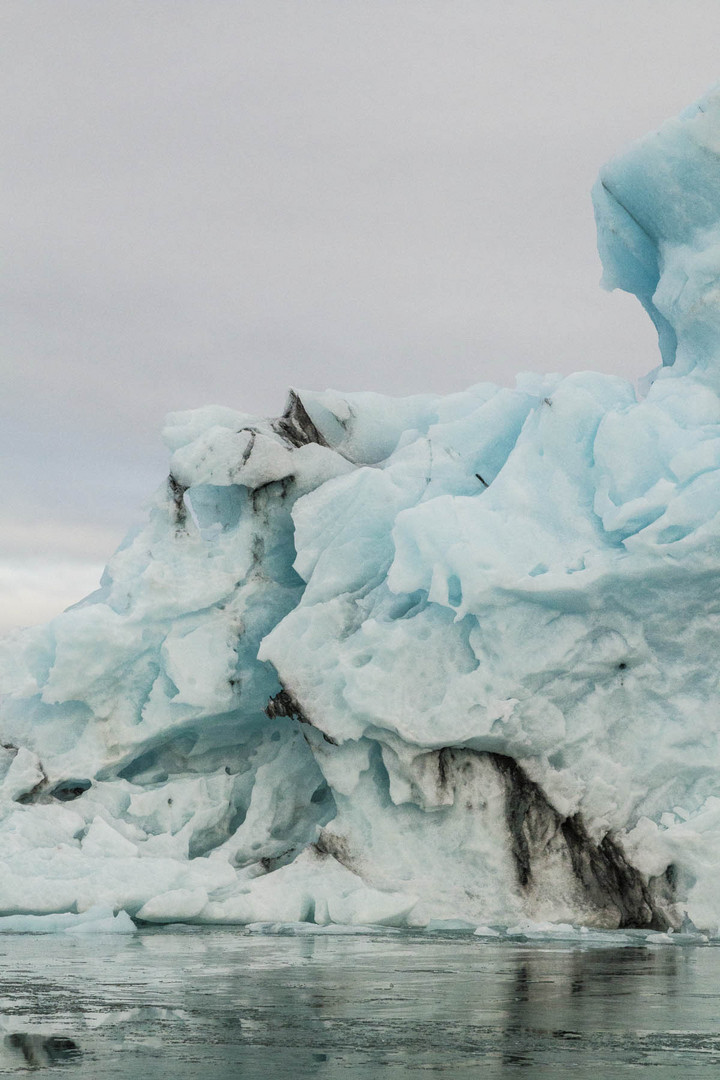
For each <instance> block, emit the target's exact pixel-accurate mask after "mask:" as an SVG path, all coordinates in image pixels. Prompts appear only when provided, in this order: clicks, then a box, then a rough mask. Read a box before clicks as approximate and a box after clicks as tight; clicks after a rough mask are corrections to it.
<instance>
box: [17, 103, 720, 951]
mask: <svg viewBox="0 0 720 1080" xmlns="http://www.w3.org/2000/svg"><path fill="white" fill-rule="evenodd" d="M719 110H720V94H718V93H717V92H716V93H714V94H711V95H709V96H708V97H707V98H706V99H704V100H703V101H702V102H701V103H700V104H699V105H698V106H696V107H694V108H693V109H691V110H688V111H687V112H686V113H685V114H683V116H681V117H680V118H679V119H677V120H673V121H671V122H670V123H668V124H667V125H665V127H663V128H662V129H661V131H660V132H659V133H656V134H655V135H653V136H651V137H650V138H649V139H646V140H644V141H642V142H640V143H638V144H637V145H636V146H635V147H633V148H631V150H630V151H629V152H628V153H627V154H626V155H625V156H623V157H622V158H620V159H618V160H617V161H614V162H612V163H611V164H610V165H608V166H607V167H606V168H605V169H604V170H603V172H602V174H601V178H600V180H599V182H598V185H597V187H596V191H595V200H596V210H597V219H598V232H599V247H600V251H601V254H602V257H603V261H604V265H605V282H606V284H608V285H609V286H611V287H612V286H620V287H622V288H625V289H629V290H630V291H632V292H634V293H636V294H637V296H638V298H639V299H640V301H641V302H642V303H643V304H644V306H645V307H646V309H647V310H648V312H649V314H650V315H651V317H652V318H653V320H654V322H655V324H656V326H657V328H658V333H659V337H660V345H661V350H662V355H663V360H664V365H665V366H664V367H663V368H662V369H661V370H660V371H659V372H657V373H655V374H654V377H653V378H652V379H650V380H649V381H648V389H647V392H646V393H645V394H644V396H638V395H637V394H636V392H635V390H634V389H633V387H632V386H630V385H629V384H628V383H627V382H625V381H624V380H622V379H619V378H614V377H610V376H605V375H598V374H592V373H587V372H583V373H579V374H576V375H572V376H570V377H568V378H564V379H560V378H559V377H557V376H547V377H539V376H523V377H521V378H519V379H518V381H517V385H516V386H515V388H514V389H508V388H502V387H496V386H492V385H490V384H480V385H478V386H475V387H473V388H471V389H470V390H468V391H466V392H464V393H459V394H453V395H450V396H448V397H435V396H430V395H422V396H417V397H412V398H407V399H403V400H394V399H390V398H386V397H383V396H381V395H377V394H340V393H336V392H334V391H325V392H324V393H309V392H296V391H293V392H292V393H291V395H290V399H289V402H288V407H287V409H286V412H285V413H284V415H283V416H282V417H279V418H278V419H276V420H263V419H258V418H255V417H250V416H247V415H245V414H241V413H237V412H234V411H233V410H231V409H228V408H223V407H213V408H206V409H200V410H196V411H194V412H189V413H180V414H175V415H172V416H171V417H170V418H169V420H168V424H167V428H166V431H165V438H166V441H167V444H168V447H169V449H170V452H171V459H170V474H169V478H168V480H167V482H165V483H164V484H163V485H162V486H161V488H160V490H159V491H158V493H157V494H156V496H155V498H154V500H153V502H152V504H151V506H150V511H149V515H148V520H147V523H146V524H145V526H144V527H143V528H142V529H140V530H138V531H136V532H135V533H134V534H132V535H130V536H129V537H128V538H127V540H126V541H125V543H124V544H123V545H122V546H121V548H120V549H119V550H118V551H117V552H116V554H115V555H114V556H113V558H112V559H111V561H110V564H109V566H108V568H107V570H106V572H105V575H104V577H103V580H102V583H101V587H100V589H99V590H98V592H97V593H95V594H93V595H92V596H90V597H88V599H87V600H86V601H84V602H82V603H81V604H79V605H76V606H75V607H74V608H71V609H70V610H68V611H67V612H65V613H64V614H63V615H61V616H60V617H59V618H57V619H55V620H54V621H53V622H51V623H50V624H49V625H48V626H46V627H42V628H37V629H32V630H29V631H26V632H25V633H23V634H22V635H16V636H15V637H14V638H12V639H10V640H9V641H8V642H7V643H6V645H5V647H4V651H3V659H2V664H3V669H4V689H5V695H6V696H5V699H4V702H3V706H2V715H1V720H0V740H1V741H2V747H1V748H0V840H1V843H0V852H2V855H1V856H0V860H1V861H2V873H0V914H7V915H13V916H16V915H21V914H23V915H34V916H50V915H52V916H54V915H60V914H63V913H82V912H85V911H92V910H96V909H97V910H100V909H101V910H103V911H105V912H107V911H108V910H109V909H112V910H113V911H118V910H120V909H123V910H124V911H126V912H127V913H129V914H130V915H131V916H134V917H137V918H139V919H141V920H145V921H148V922H164V921H173V920H178V921H187V922H200V923H222V922H231V923H232V922H235V923H244V924H269V923H272V924H296V923H302V922H305V923H312V924H313V925H317V926H327V925H356V926H362V925H367V924H375V925H386V926H398V925H412V926H422V925H430V926H437V925H440V923H442V924H443V925H450V924H453V925H455V924H458V925H466V924H469V925H471V926H472V925H478V924H483V925H488V924H491V925H497V924H505V925H508V924H521V923H522V924H523V925H524V922H523V920H525V922H527V920H531V921H532V922H533V923H534V924H535V923H537V924H539V925H545V924H546V923H548V922H553V923H562V924H584V925H590V926H597V927H601V928H602V927H605V928H613V927H618V926H625V927H645V928H652V929H656V930H665V929H667V928H668V927H672V926H675V927H680V926H681V925H685V926H690V927H691V928H692V927H693V926H698V927H700V928H701V929H710V930H714V929H715V928H716V927H717V926H718V923H720V880H719V874H720V872H718V871H717V870H716V867H717V866H718V865H720V779H719V773H718V766H719V764H720V758H719V749H718V730H719V727H718V704H719V702H720V694H719V692H718V674H717V656H718V653H719V652H720V586H719V585H718V582H720V573H719V571H720V398H719V397H718V390H720V386H718V385H717V382H718V372H719V371H720V324H719V325H717V326H716V321H717V320H719V319H720V306H719V304H718V300H719V298H720V291H719V290H718V287H717V280H718V272H719V270H720V261H718V260H719V259H720V257H719V256H718V252H720V194H718V192H719V191H720V188H718V186H717V182H716V180H717V177H718V175H720V156H719V155H720V112H719ZM716 262H717V267H716ZM685 913H687V914H685ZM108 917H110V916H108ZM683 919H685V920H686V921H685V923H683ZM47 925H52V926H54V925H55V923H52V921H51V922H50V923H48V924H47ZM58 925H62V926H65V923H63V922H62V920H61V924H58ZM123 925H126V924H123ZM693 932H694V931H693Z"/></svg>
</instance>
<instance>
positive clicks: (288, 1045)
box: [0, 928, 720, 1080]
mask: <svg viewBox="0 0 720 1080" xmlns="http://www.w3.org/2000/svg"><path fill="white" fill-rule="evenodd" d="M719 990H720V948H716V947H712V946H705V947H688V948H680V947H677V946H667V945H666V946H656V945H655V946H654V945H644V944H638V946H635V945H631V946H625V947H614V946H612V945H606V946H604V947H592V946H587V945H582V946H581V945H577V944H562V943H537V942H533V943H528V942H524V943H523V942H514V943H513V942H499V943H495V942H487V941H482V940H480V939H478V938H473V937H472V936H468V935H463V934H438V935H429V934H424V935H423V934H411V933H394V934H392V933H388V934H378V935H370V936H361V937H358V936H356V937H325V936H321V937H314V936H302V937H297V936H265V935H261V934H252V933H246V932H244V931H243V930H242V929H240V928H235V929H227V930H205V929H194V928H193V929H189V928H188V929H184V930H183V929H180V930H178V929H177V928H175V929H174V930H172V931H163V930H147V931H143V932H141V933H138V934H137V935H132V936H128V937H109V936H107V937H106V936H96V937H90V936H88V937H77V938H72V937H68V936H63V935H57V936H52V937H40V936H35V935H11V934H6V935H2V936H0V1013H1V1017H0V1026H1V1028H2V1031H1V1038H0V1043H1V1044H2V1045H1V1046H0V1075H3V1076H10V1075H15V1076H18V1075H22V1074H23V1073H24V1072H28V1071H40V1070H42V1069H45V1070H46V1071H48V1072H49V1073H52V1074H53V1075H57V1076H58V1077H59V1078H63V1080H72V1078H74V1077H84V1078H90V1077H92V1078H93V1080H104V1078H105V1077H123V1078H127V1080H139V1078H144V1077H150V1078H152V1080H161V1078H165V1077H172V1078H173V1080H197V1078H203V1080H205V1078H207V1080H212V1078H226V1077H227V1078H230V1077H232V1078H252V1080H255V1078H258V1080H259V1078H261V1077H262V1078H269V1080H283V1078H286V1077H287V1078H292V1080H304V1078H305V1077H314V1078H315V1077H317V1078H318V1080H375V1078H378V1080H396V1078H401V1077H402V1078H406V1077H418V1078H419V1077H427V1076H428V1075H431V1074H439V1075H442V1076H446V1077H452V1078H455V1077H458V1078H463V1077H482V1078H483V1080H493V1078H499V1077H502V1078H507V1077H525V1078H526V1080H545V1078H548V1080H549V1078H550V1077H552V1078H553V1080H556V1078H558V1077H568V1078H569V1077H582V1076H588V1077H589V1076H592V1077H593V1080H605V1078H608V1080H609V1078H613V1080H616V1078H622V1080H624V1078H626V1077H628V1078H629V1077H634V1078H636V1077H642V1076H646V1075H647V1076H652V1078H653V1080H671V1078H672V1080H679V1078H682V1080H693V1078H695V1077H702V1078H705V1080H709V1078H710V1077H716V1076H718V1075H720V995H719Z"/></svg>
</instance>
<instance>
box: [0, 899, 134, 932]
mask: <svg viewBox="0 0 720 1080" xmlns="http://www.w3.org/2000/svg"><path fill="white" fill-rule="evenodd" d="M135 930H136V926H135V923H134V922H133V921H132V919H131V918H130V916H129V915H128V913H127V912H126V911H118V912H115V911H114V910H113V909H112V908H108V907H102V906H97V907H91V908H88V910H87V911H83V912H81V913H80V914H79V915H75V914H51V915H4V916H0V933H3V934H133V933H135Z"/></svg>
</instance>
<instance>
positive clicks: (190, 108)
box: [0, 0, 720, 629]
mask: <svg viewBox="0 0 720 1080" xmlns="http://www.w3.org/2000/svg"><path fill="white" fill-rule="evenodd" d="M0 40H2V50H3V59H2V66H1V68H0V70H1V71H2V76H1V78H2V81H3V83H4V86H3V88H2V95H1V100H2V126H3V147H4V152H3V159H4V168H3V174H4V191H3V198H2V201H1V209H0V212H1V213H2V215H3V216H4V234H5V244H4V248H5V258H4V260H3V269H2V275H3V293H4V305H3V307H4V318H3V320H2V335H3V338H2V347H1V350H0V365H1V373H2V394H1V395H0V410H1V412H2V416H1V426H0V432H1V434H0V438H1V439H2V464H3V467H2V483H3V496H2V500H1V501H0V628H2V629H6V628H10V627H12V626H14V625H16V624H26V623H32V622H36V621H41V620H44V619H45V618H47V617H50V616H51V615H53V614H56V613H57V612H58V611H60V610H61V609H62V608H63V607H64V606H66V605H67V604H69V603H71V602H73V601H74V600H76V599H78V598H79V597H80V596H82V595H83V594H84V593H86V592H88V591H90V590H91V589H92V588H94V587H95V584H96V582H97V578H98V575H99V572H100V569H101V567H102V564H103V562H104V561H105V560H106V559H107V557H108V556H109V555H110V554H111V552H112V550H113V548H114V547H115V546H116V544H117V543H118V542H119V540H120V539H121V537H122V535H123V533H124V532H125V530H126V528H127V527H128V526H129V525H130V524H131V523H132V522H133V521H134V520H136V519H137V518H138V515H139V513H140V507H141V504H142V500H143V498H144V497H146V496H147V495H148V494H149V493H150V492H152V490H153V489H154V488H155V487H156V486H157V484H158V483H159V482H160V481H161V480H162V478H163V476H164V474H165V469H166V465H165V453H164V450H163V447H162V444H161V442H160V439H159V430H160V427H161V425H162V420H163V416H164V414H165V413H166V412H168V411H170V410H174V409H184V408H192V407H195V406H199V405H203V404H207V403H209V402H222V403H224V404H227V405H231V406H234V407H237V408H239V409H243V410H246V411H252V412H255V411H257V412H259V413H262V414H268V413H272V414H275V413H277V412H278V411H279V410H281V409H282V406H283V401H284V398H285V393H286V389H287V387H288V386H291V385H292V386H298V387H316V388H324V387H326V386H332V387H334V388H337V389H353V390H354V389H376V390H380V391H385V392H387V393H391V394H407V393H413V392H419V391H427V390H434V391H438V392H442V391H451V390H456V389H459V388H462V387H464V386H466V385H469V384H471V383H473V382H477V381H480V380H488V379H490V380H493V381H497V382H502V383H508V382H511V381H512V379H513V377H514V375H515V373H516V372H517V371H519V370H523V369H534V370H547V371H551V370H552V371H557V370H559V371H562V372H569V371H572V370H576V369H582V368H595V369H599V370H603V371H612V372H616V373H624V374H627V375H628V376H629V377H631V378H636V377H637V376H639V375H641V374H643V373H644V372H645V371H647V370H648V369H650V368H652V367H654V366H655V364H656V363H657V359H656V356H657V354H656V342H655V339H654V333H653V331H652V327H651V326H650V323H649V321H648V320H647V318H646V316H645V315H644V313H643V312H642V310H641V308H640V306H639V304H638V303H637V301H635V300H634V299H633V298H631V297H627V296H624V295H620V294H612V295H611V294H606V293H603V292H602V290H601V289H600V288H599V287H598V280H599V276H600V266H599V261H598V258H597V255H596V252H595V235H594V223H593V218H592V209H591V204H590V198H589V192H590V188H591V186H592V183H593V181H594V178H595V175H596V173H597V170H598V168H599V167H600V165H601V164H602V163H603V162H604V161H605V160H606V159H607V158H609V157H610V156H612V155H613V154H614V153H616V152H618V151H620V150H622V148H623V147H624V146H625V145H627V143H628V142H630V141H631V140H632V139H634V138H636V137H638V136H640V135H643V134H644V133H645V132H646V131H648V130H651V129H652V128H653V127H655V126H656V125H657V124H659V123H660V122H661V121H662V120H663V119H664V118H665V117H667V116H670V115H672V114H674V113H676V112H678V111H679V110H680V109H681V108H682V107H683V106H685V105H686V104H688V103H689V102H690V101H692V100H693V99H694V98H696V97H697V96H698V95H699V94H701V93H702V92H703V91H704V90H705V89H706V88H707V87H709V86H710V85H712V84H713V83H715V82H716V81H718V79H720V54H719V53H718V42H719V41H720V4H718V2H717V0H707V2H706V0H622V2H619V0H601V2H594V0H457V2H453V0H432V2H430V0H252V2H251V0H103V2H102V3H98V2H97V0H2V2H1V3H0Z"/></svg>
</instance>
